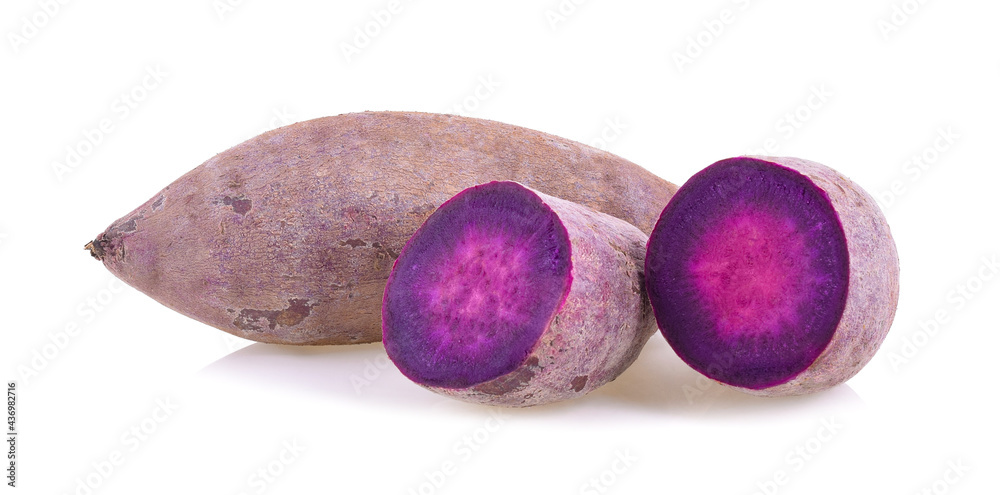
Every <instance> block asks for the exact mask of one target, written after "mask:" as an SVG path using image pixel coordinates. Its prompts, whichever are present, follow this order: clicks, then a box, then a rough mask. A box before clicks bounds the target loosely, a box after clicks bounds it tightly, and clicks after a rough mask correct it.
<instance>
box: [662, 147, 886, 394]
mask: <svg viewBox="0 0 1000 495" xmlns="http://www.w3.org/2000/svg"><path fill="white" fill-rule="evenodd" d="M854 195H857V196H858V197H861V195H864V197H867V195H866V194H864V192H863V191H861V190H860V188H858V187H857V186H856V185H855V184H853V183H852V182H850V181H849V180H847V179H846V178H845V177H842V176H839V174H836V173H835V172H834V171H832V170H831V169H829V168H827V167H824V166H822V165H819V164H816V163H813V162H806V161H804V160H796V159H769V158H752V157H740V158H732V159H728V160H723V161H720V162H717V163H716V164H714V165H712V166H710V167H708V168H706V169H705V170H703V171H702V172H700V173H698V174H696V175H695V176H694V177H692V178H691V179H690V180H689V181H688V182H687V183H685V184H684V186H682V187H681V189H680V190H679V191H678V193H677V195H676V196H675V197H674V198H673V200H672V201H671V202H670V203H669V204H668V206H667V207H666V208H665V209H664V211H663V214H662V215H661V217H660V220H659V222H658V223H657V226H656V228H655V229H654V231H653V233H652V235H651V237H650V241H649V247H648V251H647V257H646V270H647V280H646V282H647V288H648V291H649V297H650V300H651V302H652V304H653V309H654V312H655V314H656V318H657V322H658V324H659V326H660V329H661V331H662V332H663V334H664V336H666V338H667V341H668V342H669V343H670V345H671V346H672V347H673V348H674V350H675V351H676V352H677V354H678V355H679V356H680V357H681V359H683V360H684V361H685V362H687V363H688V364H689V365H691V366H692V367H693V368H694V369H695V370H697V371H699V372H701V373H702V374H705V375H706V376H708V377H710V378H712V379H714V380H717V381H719V382H721V383H724V384H727V385H731V386H734V387H737V388H740V389H744V390H747V391H751V392H753V393H759V394H761V395H785V394H796V393H807V392H810V391H815V390H819V389H822V388H826V387H829V386H832V385H835V384H836V383H840V382H842V381H844V380H846V379H847V378H849V377H850V376H852V375H853V374H854V373H856V372H857V371H858V370H860V368H861V366H863V365H864V363H866V362H867V361H868V360H869V359H870V358H871V355H872V354H874V349H877V347H878V344H879V343H881V341H882V339H883V338H884V336H885V332H887V331H888V326H889V324H890V323H891V320H892V314H894V311H895V301H896V297H897V296H896V294H898V260H897V258H896V254H895V246H894V244H893V243H892V239H891V237H890V236H889V233H888V226H887V225H885V220H884V218H882V215H881V213H880V212H879V211H878V209H877V206H875V205H874V202H873V201H871V198H870V197H867V202H864V201H862V202H857V201H849V200H848V199H852V198H848V196H854ZM873 241H874V242H873ZM852 248H853V249H852ZM872 267H877V269H876V270H874V272H873V273H864V271H863V270H865V269H870V268H872ZM845 315H849V318H848V319H846V320H845V319H844V316H845ZM838 334H839V335H838ZM846 335H853V336H856V337H859V338H853V339H845V338H844V337H845V336H846ZM872 344H874V345H872Z"/></svg>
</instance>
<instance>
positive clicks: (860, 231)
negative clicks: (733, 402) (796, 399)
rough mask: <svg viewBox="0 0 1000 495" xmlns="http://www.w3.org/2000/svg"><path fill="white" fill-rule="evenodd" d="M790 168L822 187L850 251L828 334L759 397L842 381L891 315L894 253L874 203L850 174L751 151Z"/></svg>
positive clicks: (867, 356)
mask: <svg viewBox="0 0 1000 495" xmlns="http://www.w3.org/2000/svg"><path fill="white" fill-rule="evenodd" d="M751 158H757V159H760V160H764V161H768V162H771V163H775V164H778V165H781V166H783V167H786V168H790V169H792V170H795V171H797V172H799V173H800V174H802V175H805V176H806V177H808V178H809V179H810V180H811V181H812V183H813V184H815V185H816V186H817V187H819V188H820V189H822V190H823V191H824V192H826V194H827V196H828V197H829V198H830V202H831V203H832V204H833V207H834V209H835V210H836V211H837V214H838V216H839V217H840V223H841V225H842V226H843V228H844V235H845V237H846V238H847V252H848V254H849V256H850V263H851V267H850V281H849V283H848V289H847V306H846V307H845V308H844V312H843V313H842V314H841V317H840V323H839V324H838V325H837V328H836V330H834V334H833V339H831V340H830V343H829V344H827V347H826V349H825V350H824V351H823V353H822V354H820V355H819V357H818V358H816V361H814V362H813V364H812V365H811V366H809V368H807V369H806V370H805V371H803V372H802V373H800V374H799V375H798V376H796V377H795V378H793V379H792V380H790V381H788V382H786V383H783V384H781V385H776V386H773V387H768V388H765V389H761V390H750V389H744V388H739V390H741V391H743V392H747V393H749V394H753V395H760V396H765V397H777V396H785V395H804V394H810V393H814V392H818V391H820V390H825V389H828V388H830V387H833V386H835V385H839V384H841V383H843V382H846V381H847V380H848V379H850V378H851V377H853V376H854V375H856V374H857V373H858V372H859V371H861V368H864V366H865V365H866V364H868V362H869V361H871V359H872V357H874V356H875V352H876V351H878V348H879V346H881V345H882V341H884V340H885V337H886V335H887V334H888V333H889V328H890V327H891V326H892V320H893V318H894V317H895V316H896V306H897V304H898V303H899V254H898V253H897V251H896V243H895V241H893V239H892V234H891V233H890V232H889V224H888V222H887V221H886V219H885V216H884V215H883V214H882V210H881V209H879V206H878V203H876V202H875V200H874V199H873V198H872V197H871V196H870V195H869V194H868V193H867V192H866V191H865V190H864V189H862V188H861V186H859V185H858V184H856V183H855V182H854V181H852V180H851V179H848V178H847V177H845V176H844V175H842V174H840V173H839V172H837V171H836V170H833V169H832V168H830V167H827V166H826V165H823V164H820V163H816V162H813V161H809V160H803V159H801V158H791V157H765V156H753V157H751Z"/></svg>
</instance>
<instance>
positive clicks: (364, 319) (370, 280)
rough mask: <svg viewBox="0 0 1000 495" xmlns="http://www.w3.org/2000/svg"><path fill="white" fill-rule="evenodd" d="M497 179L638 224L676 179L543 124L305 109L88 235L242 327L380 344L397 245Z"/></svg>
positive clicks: (151, 279)
mask: <svg viewBox="0 0 1000 495" xmlns="http://www.w3.org/2000/svg"><path fill="white" fill-rule="evenodd" d="M491 180H514V181H518V182H521V183H523V184H525V185H527V186H530V187H533V188H536V189H538V190H540V191H543V192H547V193H551V194H553V195H555V196H559V197H562V198H566V199H569V200H572V201H575V202H579V203H582V204H584V205H587V206H590V207H592V208H594V209H597V210H599V211H603V212H605V213H608V214H610V215H613V216H616V217H618V218H621V219H624V220H626V221H628V222H631V223H633V224H634V225H637V226H639V228H640V229H642V230H643V231H645V232H647V233H648V232H649V231H650V230H651V229H652V227H653V225H654V224H655V222H656V219H657V217H658V215H659V212H660V209H661V208H662V207H663V205H664V204H666V202H667V201H668V200H669V199H670V197H671V196H672V195H673V193H674V192H675V191H676V189H677V188H676V186H675V185H673V184H671V183H669V182H667V181H664V180H662V179H660V178H658V177H656V176H655V175H653V174H651V173H650V172H648V171H646V170H644V169H642V168H641V167H639V166H637V165H635V164H633V163H631V162H629V161H627V160H624V159H622V158H619V157H616V156H614V155H612V154H609V153H606V152H604V151H601V150H598V149H595V148H591V147H589V146H585V145H583V144H580V143H576V142H573V141H569V140H566V139H562V138H558V137H555V136H552V135H549V134H545V133H542V132H537V131H532V130H529V129H524V128H521V127H516V126H511V125H507V124H501V123H498V122H492V121H487V120H480V119H472V118H464V117H457V116H450V115H438V114H425V113H403V112H365V113H357V114H345V115H340V116H335V117H325V118H320V119H316V120H310V121H306V122H300V123H297V124H293V125H290V126H286V127H282V128H279V129H276V130H273V131H270V132H267V133H265V134H262V135H260V136H257V137H255V138H253V139H250V140H249V141H246V142H244V143H242V144H239V145H237V146H235V147H233V148H231V149H229V150H227V151H224V152H222V153H220V154H218V155H216V156H215V157H213V158H212V159H210V160H208V161H207V162H205V163H204V164H202V165H201V166H199V167H197V168H195V169H194V170H192V171H190V172H188V173H187V174H185V175H184V176H182V177H181V178H179V179H177V180H176V181H175V182H174V183H172V184H170V185H169V186H167V187H166V188H165V189H163V190H162V191H160V192H159V193H157V194H156V195H155V196H153V197H152V198H150V200H149V201H147V202H146V203H145V204H143V205H141V206H140V207H138V208H136V209H135V210H134V211H132V212H131V213H129V214H128V215H125V216H124V217H122V218H121V219H120V220H118V221H116V222H115V223H113V224H112V225H111V226H110V227H109V228H108V229H107V230H106V231H105V232H104V233H102V234H100V235H99V236H98V237H97V238H96V239H95V240H94V241H92V242H91V243H90V244H88V245H87V247H88V248H89V249H90V250H91V253H92V254H93V255H94V257H96V258H97V259H99V260H102V261H103V262H104V264H105V266H106V267H107V268H108V269H109V270H110V271H111V272H112V273H114V274H115V275H116V276H117V277H118V278H120V279H122V280H123V281H125V282H126V283H128V284H129V285H131V286H133V287H135V288H136V289H139V290H140V291H142V292H144V293H146V294H147V295H149V296H150V297H152V298H153V299H155V300H157V301H159V302H160V303H162V304H164V305H165V306H167V307H169V308H171V309H174V310H176V311H178V312H180V313H183V314H185V315H187V316H190V317H192V318H194V319H196V320H199V321H201V322H204V323H207V324H209V325H212V326H214V327H216V328H219V329H222V330H225V331H227V332H229V333H232V334H234V335H236V336H239V337H243V338H247V339H250V340H256V341H259V342H271V343H280V344H353V343H364V342H375V341H379V340H380V339H381V310H380V308H381V302H382V292H383V289H384V287H385V282H386V279H387V277H388V275H389V270H390V268H391V266H392V263H393V260H394V259H395V258H396V256H397V255H398V253H399V250H400V248H401V247H402V246H403V244H404V243H405V242H406V240H407V239H408V238H409V237H410V235H412V234H413V232H415V231H416V230H417V228H418V227H419V226H420V225H421V223H423V221H424V220H425V219H426V218H427V217H428V216H429V215H430V214H431V212H433V211H434V209H435V208H437V207H438V206H439V205H440V204H442V203H443V202H444V201H445V200H447V199H448V198H450V197H451V196H453V195H455V194H456V193H458V192H459V191H461V190H462V189H465V188H466V187H470V186H473V185H475V184H479V183H483V182H489V181H491Z"/></svg>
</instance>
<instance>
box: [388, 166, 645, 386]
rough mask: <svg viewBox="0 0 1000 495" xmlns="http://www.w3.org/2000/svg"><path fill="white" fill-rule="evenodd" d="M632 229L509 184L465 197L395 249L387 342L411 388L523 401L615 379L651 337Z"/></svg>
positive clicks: (638, 244) (640, 238) (641, 245)
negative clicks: (399, 249)
mask: <svg viewBox="0 0 1000 495" xmlns="http://www.w3.org/2000/svg"><path fill="white" fill-rule="evenodd" d="M646 240H647V237H646V235H645V234H644V233H642V232H641V231H640V230H639V229H637V228H636V227H634V226H632V225H630V224H628V223H626V222H624V221H622V220H619V219H617V218H613V217H611V216H608V215H605V214H602V213H598V212H596V211H593V210H591V209H589V208H586V207H584V206H581V205H578V204H575V203H572V202H569V201H565V200H562V199H558V198H554V197H551V196H548V195H545V194H542V193H539V192H537V191H533V190H531V189H529V188H527V187H524V186H522V185H520V184H517V183H514V182H491V183H489V184H484V185H480V186H475V187H472V188H469V189H466V190H465V191H462V192H461V193H459V194H458V195H456V196H455V197H454V198H452V199H450V200H448V201H447V202H446V203H445V204H444V205H442V206H441V208H439V209H438V210H437V211H435V212H434V214H432V215H431V216H430V218H428V219H427V222H426V223H424V224H423V226H421V227H420V229H419V230H418V231H417V233H416V234H414V235H413V238H412V239H410V241H409V242H408V243H407V244H406V246H405V247H403V250H402V253H401V254H400V256H399V259H397V260H396V263H395V266H394V267H393V270H392V273H391V274H390V275H389V282H388V284H387V285H386V289H385V297H384V300H383V306H382V329H383V330H382V331H383V335H382V338H383V343H384V344H385V349H386V353H387V354H388V356H389V358H390V359H392V361H393V362H394V363H395V364H396V366H397V367H398V368H399V369H400V371H402V372H403V374H404V375H406V376H407V377H409V378H410V379H411V380H413V381H415V382H416V383H418V384H420V385H423V386H425V387H427V388H429V389H430V390H433V391H435V392H438V393H441V394H444V395H448V396H451V397H455V398H458V399H462V400H466V401H470V402H477V403H483V404H492V405H504V406H531V405H537V404H544V403H548V402H553V401H557V400H563V399H569V398H573V397H577V396H581V395H583V394H586V393H588V392H590V391H592V390H594V389H595V388H597V387H600V386H601V385H603V384H605V383H607V382H609V381H611V380H613V379H615V377H617V376H618V375H619V374H621V372H622V371H624V370H625V368H627V367H628V366H629V365H630V364H631V363H632V362H633V361H635V359H636V357H637V356H638V354H639V351H640V350H641V349H642V346H643V344H645V343H646V341H647V340H648V339H649V337H650V335H652V334H653V333H654V332H655V331H656V327H655V324H654V320H653V315H652V310H651V308H650V307H649V301H648V299H647V298H646V297H645V291H644V290H643V282H642V276H643V275H642V270H643V258H644V256H645V251H646V249H645V245H646Z"/></svg>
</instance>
